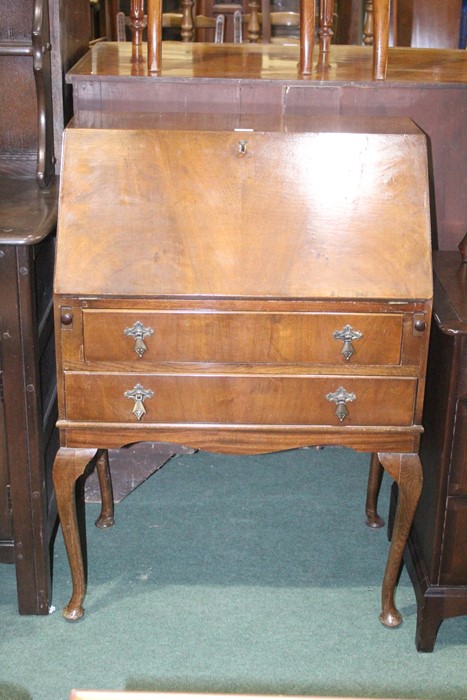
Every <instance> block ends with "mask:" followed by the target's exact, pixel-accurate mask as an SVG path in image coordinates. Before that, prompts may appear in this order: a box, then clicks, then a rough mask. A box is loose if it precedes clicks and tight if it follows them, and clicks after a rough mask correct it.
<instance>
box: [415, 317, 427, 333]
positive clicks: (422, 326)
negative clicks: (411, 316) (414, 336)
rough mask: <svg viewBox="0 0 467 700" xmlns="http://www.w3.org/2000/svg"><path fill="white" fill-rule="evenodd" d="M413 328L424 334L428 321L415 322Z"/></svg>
mask: <svg viewBox="0 0 467 700" xmlns="http://www.w3.org/2000/svg"><path fill="white" fill-rule="evenodd" d="M413 327H414V328H415V330H416V331H418V332H419V333H423V331H425V330H426V321H421V320H418V321H415V323H414V324H413Z"/></svg>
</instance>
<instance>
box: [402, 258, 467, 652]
mask: <svg viewBox="0 0 467 700" xmlns="http://www.w3.org/2000/svg"><path fill="white" fill-rule="evenodd" d="M433 264H434V271H435V296H434V320H433V325H432V333H431V339H430V351H429V360H428V373H427V385H426V398H425V406H424V419H423V423H424V427H425V433H424V435H423V437H422V441H421V448H420V449H421V452H420V454H421V458H422V464H423V474H424V486H423V490H422V495H421V497H420V502H419V506H418V509H417V512H416V514H415V519H414V525H413V529H412V533H411V535H410V538H409V542H408V548H407V549H406V552H405V563H406V565H407V568H408V571H409V573H410V577H411V579H412V582H413V584H414V587H415V592H416V595H417V604H418V616H417V638H416V644H417V649H418V650H419V651H432V650H433V647H434V644H435V640H436V635H437V632H438V628H439V626H440V624H441V622H442V621H443V620H444V619H446V618H448V617H453V616H456V615H467V264H465V263H462V262H461V258H460V256H459V255H458V253H457V252H454V251H439V252H436V253H434V262H433ZM393 501H394V499H393Z"/></svg>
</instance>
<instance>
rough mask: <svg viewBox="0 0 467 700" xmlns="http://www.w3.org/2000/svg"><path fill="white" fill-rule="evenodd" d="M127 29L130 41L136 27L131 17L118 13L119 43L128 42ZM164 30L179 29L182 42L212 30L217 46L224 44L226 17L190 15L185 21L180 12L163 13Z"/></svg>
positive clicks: (192, 39)
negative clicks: (204, 31) (201, 30)
mask: <svg viewBox="0 0 467 700" xmlns="http://www.w3.org/2000/svg"><path fill="white" fill-rule="evenodd" d="M146 26H147V16H146V15H144V17H143V30H144V29H145V28H146ZM127 27H128V28H129V30H130V39H131V37H132V32H133V30H134V27H133V26H132V23H131V17H130V16H128V15H125V14H124V13H123V12H118V13H117V41H127ZM162 28H163V29H177V30H179V32H180V37H181V40H182V41H194V40H195V36H196V31H197V30H200V29H203V30H210V31H211V33H212V39H213V40H214V43H215V44H223V43H224V34H225V17H224V15H217V17H205V16H204V15H195V16H191V15H189V19H188V20H185V18H184V15H183V14H181V13H178V12H163V13H162Z"/></svg>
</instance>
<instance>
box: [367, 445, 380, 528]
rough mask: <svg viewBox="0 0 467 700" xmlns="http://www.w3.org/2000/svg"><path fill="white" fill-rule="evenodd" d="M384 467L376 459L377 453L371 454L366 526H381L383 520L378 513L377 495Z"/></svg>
mask: <svg viewBox="0 0 467 700" xmlns="http://www.w3.org/2000/svg"><path fill="white" fill-rule="evenodd" d="M383 473H384V469H383V467H382V466H381V463H380V461H379V459H378V455H377V454H375V453H373V454H372V455H371V462H370V471H369V473H368V487H367V492H366V506H365V513H366V518H367V519H366V524H367V525H368V527H372V528H375V529H376V528H379V527H383V525H384V520H383V518H381V517H380V515H379V514H378V495H379V491H380V488H381V480H382V478H383Z"/></svg>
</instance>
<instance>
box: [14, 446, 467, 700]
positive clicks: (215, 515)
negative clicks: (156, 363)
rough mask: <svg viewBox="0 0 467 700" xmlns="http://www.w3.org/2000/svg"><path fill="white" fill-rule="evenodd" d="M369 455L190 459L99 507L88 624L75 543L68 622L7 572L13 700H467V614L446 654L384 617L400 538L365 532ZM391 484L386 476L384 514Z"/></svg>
mask: <svg viewBox="0 0 467 700" xmlns="http://www.w3.org/2000/svg"><path fill="white" fill-rule="evenodd" d="M368 465H369V455H361V454H356V453H354V452H352V451H350V450H344V449H335V448H326V449H323V450H315V449H308V450H296V451H290V452H287V453H280V454H272V455H261V456H252V457H230V456H224V455H212V454H208V453H203V452H198V453H196V454H194V455H181V456H177V457H175V458H173V459H172V460H171V461H170V462H168V463H167V464H166V465H165V466H164V467H163V468H162V469H161V470H159V471H158V472H157V473H156V474H154V475H153V476H152V477H151V478H150V479H149V480H148V481H146V482H145V483H143V484H142V485H141V486H139V488H138V489H136V491H134V492H133V493H132V494H131V495H130V496H128V497H127V498H126V499H125V500H123V501H122V502H121V503H120V504H118V506H117V509H116V526H115V528H113V529H112V530H109V531H101V530H98V529H96V528H94V527H93V522H94V519H95V517H96V515H97V512H98V506H97V505H95V504H87V507H86V512H87V530H88V532H87V535H88V549H89V586H88V594H87V598H86V603H85V607H86V615H85V616H84V618H83V620H82V621H80V622H78V623H68V622H66V621H65V620H64V619H63V618H62V616H61V614H60V608H61V607H62V606H63V605H64V604H65V603H66V602H67V600H68V596H69V593H70V579H69V573H68V568H67V562H66V556H65V551H64V547H63V542H62V539H61V535H60V534H59V535H58V537H57V542H56V546H55V555H54V568H55V570H54V595H53V602H54V606H55V607H56V608H57V611H56V612H54V613H53V614H51V615H49V616H46V617H21V616H19V615H18V614H17V612H16V599H15V582H14V570H13V567H9V566H2V567H0V626H1V630H2V638H1V641H0V699H1V700H31V698H32V699H33V700H67V698H68V697H69V694H70V690H71V688H81V689H114V690H123V689H127V690H183V691H197V692H200V691H205V692H226V693H265V694H285V695H328V696H338V697H346V696H347V697H348V696H352V695H354V696H361V697H375V698H382V697H385V698H419V699H420V700H427V699H433V700H435V699H436V700H441V699H443V700H448V699H449V700H462V699H464V698H467V617H462V618H453V619H451V620H447V621H445V622H444V623H443V624H442V626H441V628H440V632H439V635H438V641H437V644H436V646H435V650H434V652H433V653H432V654H420V653H417V651H416V649H415V644H414V638H415V622H416V606H415V596H414V593H413V589H412V587H411V584H410V582H409V579H408V577H407V575H406V573H405V571H404V572H403V574H402V577H401V582H400V584H399V588H398V593H397V602H398V605H399V608H400V610H401V612H402V613H403V615H404V624H403V625H402V626H401V627H400V628H398V629H393V630H389V629H386V628H384V627H383V626H382V625H381V624H380V622H379V620H378V615H379V612H380V603H379V600H380V585H381V579H382V575H383V570H384V565H385V560H386V555H387V548H388V543H387V538H386V533H385V530H378V531H372V530H370V529H369V528H367V527H366V526H365V525H364V513H363V511H364V502H365V491H366V479H367V474H368ZM389 487H390V482H389V480H388V479H387V477H385V480H384V481H383V489H382V496H381V500H380V502H381V513H382V514H383V515H384V516H386V515H387V508H388V496H389Z"/></svg>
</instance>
